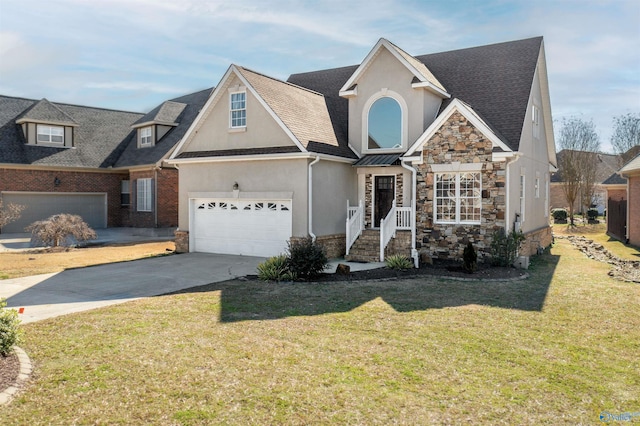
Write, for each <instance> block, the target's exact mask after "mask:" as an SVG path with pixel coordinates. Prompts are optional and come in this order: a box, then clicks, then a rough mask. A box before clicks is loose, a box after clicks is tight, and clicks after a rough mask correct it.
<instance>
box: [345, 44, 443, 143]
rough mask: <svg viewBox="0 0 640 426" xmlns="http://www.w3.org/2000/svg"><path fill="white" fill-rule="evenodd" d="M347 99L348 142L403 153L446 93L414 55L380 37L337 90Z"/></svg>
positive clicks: (428, 121) (421, 131)
mask: <svg viewBox="0 0 640 426" xmlns="http://www.w3.org/2000/svg"><path fill="white" fill-rule="evenodd" d="M340 96H342V97H344V98H347V99H349V144H350V146H351V147H352V149H354V150H355V151H356V152H358V153H359V154H360V155H366V154H379V153H403V152H405V151H406V150H407V149H408V148H409V146H410V145H411V144H412V143H413V142H414V141H415V140H416V139H417V138H418V137H419V136H420V135H421V134H422V133H423V132H424V130H425V129H426V128H427V127H428V126H429V125H430V124H431V123H432V122H433V120H434V119H435V116H436V114H437V112H438V110H439V109H440V106H441V104H442V100H443V99H447V98H449V97H450V95H449V94H448V93H447V91H446V89H445V87H444V86H443V85H442V83H440V81H438V79H437V78H436V77H435V75H434V74H433V73H432V72H431V71H430V70H429V69H428V68H427V67H426V66H425V65H424V64H423V63H422V62H420V61H419V60H418V59H416V58H414V57H413V56H411V55H409V54H408V53H407V52H405V51H404V50H402V49H400V48H399V47H398V46H396V45H394V44H393V43H391V42H390V41H388V40H386V39H380V40H379V41H378V43H377V44H376V45H375V46H374V48H373V49H372V50H371V51H370V52H369V54H368V55H367V56H366V57H365V59H364V60H363V61H362V63H361V64H360V65H359V66H358V68H357V69H356V70H355V71H354V73H353V74H352V75H351V76H350V77H349V79H348V80H347V81H346V83H345V84H344V85H343V86H342V88H341V89H340Z"/></svg>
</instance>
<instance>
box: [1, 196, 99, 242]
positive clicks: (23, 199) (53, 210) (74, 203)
mask: <svg viewBox="0 0 640 426" xmlns="http://www.w3.org/2000/svg"><path fill="white" fill-rule="evenodd" d="M2 199H3V200H4V202H5V203H14V204H22V205H23V206H25V207H26V208H25V209H24V210H23V211H22V215H21V216H20V219H18V220H17V221H15V222H11V223H10V224H8V225H7V226H5V227H4V228H2V232H3V233H5V234H7V233H11V232H24V228H25V227H27V226H29V225H30V224H32V223H33V222H35V221H38V220H43V219H46V218H48V217H49V216H52V215H54V214H59V213H71V214H77V215H80V216H81V217H82V219H83V220H84V221H85V222H87V223H88V224H89V226H91V227H92V228H94V229H97V228H106V227H107V195H106V194H103V193H97V194H87V193H82V194H77V193H55V194H51V193H49V194H46V193H33V192H15V193H11V192H4V193H2Z"/></svg>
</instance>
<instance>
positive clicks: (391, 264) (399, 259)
mask: <svg viewBox="0 0 640 426" xmlns="http://www.w3.org/2000/svg"><path fill="white" fill-rule="evenodd" d="M385 263H386V264H387V268H389V269H396V270H405V269H411V268H413V262H412V261H411V259H409V258H408V257H407V256H405V255H402V254H394V255H391V256H389V257H387V259H386V260H385Z"/></svg>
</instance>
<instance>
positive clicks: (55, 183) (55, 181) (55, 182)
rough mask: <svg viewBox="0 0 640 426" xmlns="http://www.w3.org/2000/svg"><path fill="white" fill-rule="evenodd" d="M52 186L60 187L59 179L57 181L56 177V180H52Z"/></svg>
mask: <svg viewBox="0 0 640 426" xmlns="http://www.w3.org/2000/svg"><path fill="white" fill-rule="evenodd" d="M53 186H60V179H58V177H57V176H56V178H55V179H54V180H53Z"/></svg>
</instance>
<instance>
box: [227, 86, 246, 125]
mask: <svg viewBox="0 0 640 426" xmlns="http://www.w3.org/2000/svg"><path fill="white" fill-rule="evenodd" d="M229 113H230V116H229V124H230V127H231V128H232V129H235V128H239V127H246V126H247V94H246V92H235V93H231V94H230V98H229Z"/></svg>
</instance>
